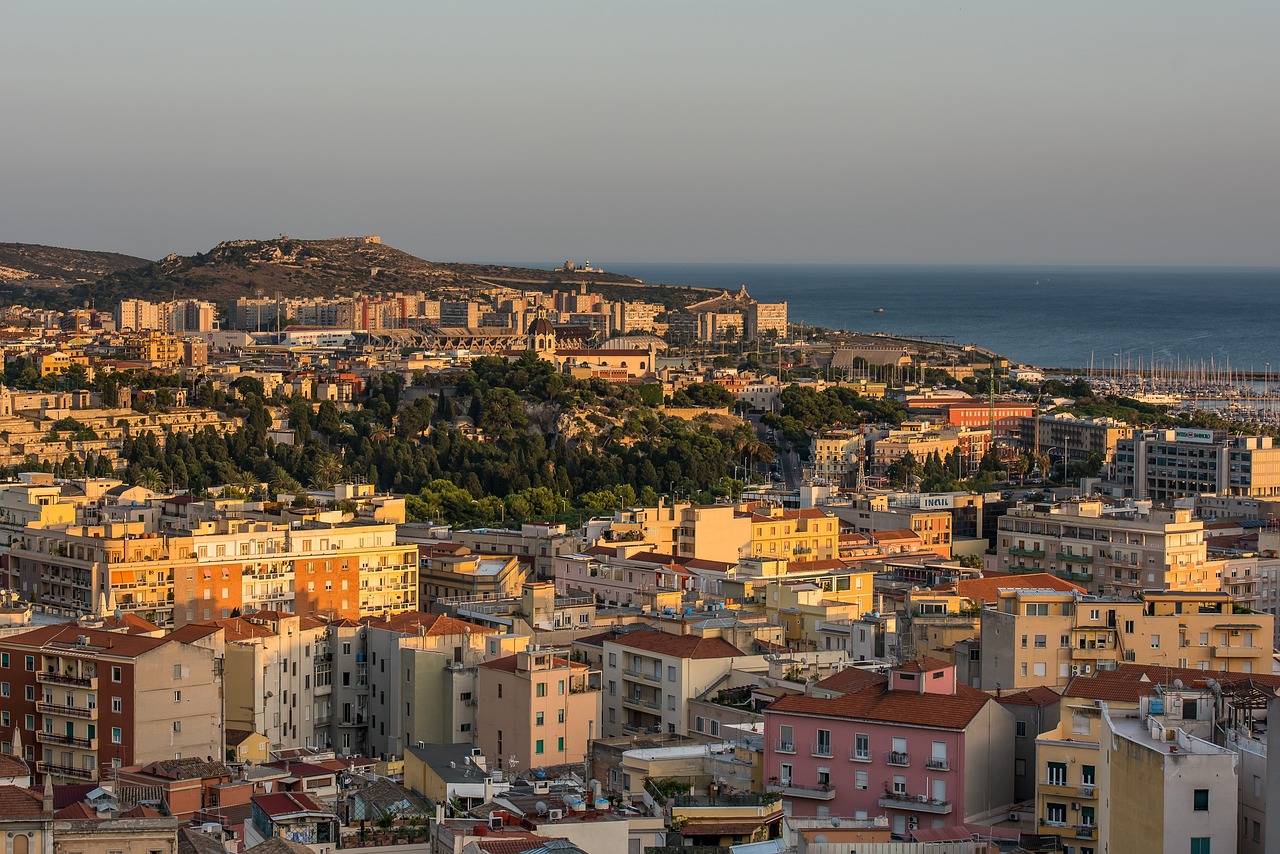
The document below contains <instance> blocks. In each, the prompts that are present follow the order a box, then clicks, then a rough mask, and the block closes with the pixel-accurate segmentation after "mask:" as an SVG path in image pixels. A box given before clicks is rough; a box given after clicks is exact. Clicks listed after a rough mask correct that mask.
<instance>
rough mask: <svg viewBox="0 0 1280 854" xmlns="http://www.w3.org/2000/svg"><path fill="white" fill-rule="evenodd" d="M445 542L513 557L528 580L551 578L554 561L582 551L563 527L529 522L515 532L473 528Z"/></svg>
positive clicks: (579, 541)
mask: <svg viewBox="0 0 1280 854" xmlns="http://www.w3.org/2000/svg"><path fill="white" fill-rule="evenodd" d="M449 539H450V540H451V541H452V542H455V543H461V544H462V545H464V546H466V547H467V548H469V549H471V551H473V552H477V553H480V554H497V555H501V554H507V555H517V556H519V557H520V559H521V560H520V562H521V563H522V564H523V565H524V566H525V568H526V569H527V570H530V577H531V578H537V579H544V580H546V579H551V578H554V577H555V559H556V557H557V556H559V555H562V554H572V553H573V552H576V551H578V550H579V549H581V548H582V545H583V543H582V537H581V535H579V534H578V533H577V532H576V531H575V532H570V531H569V529H568V526H567V525H555V524H543V523H529V524H524V525H521V526H520V528H519V530H512V529H507V528H474V529H472V530H469V531H454V532H452V533H451V534H450V535H449Z"/></svg>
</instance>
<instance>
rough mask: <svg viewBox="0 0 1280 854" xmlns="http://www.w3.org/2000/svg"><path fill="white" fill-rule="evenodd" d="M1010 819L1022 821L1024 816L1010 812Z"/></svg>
mask: <svg viewBox="0 0 1280 854" xmlns="http://www.w3.org/2000/svg"><path fill="white" fill-rule="evenodd" d="M1009 821H1022V817H1021V816H1019V815H1018V814H1017V813H1016V812H1011V813H1009Z"/></svg>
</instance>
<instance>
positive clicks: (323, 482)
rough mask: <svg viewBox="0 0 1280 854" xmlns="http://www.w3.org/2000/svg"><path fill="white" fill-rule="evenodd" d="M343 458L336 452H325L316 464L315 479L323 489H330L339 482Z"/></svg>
mask: <svg viewBox="0 0 1280 854" xmlns="http://www.w3.org/2000/svg"><path fill="white" fill-rule="evenodd" d="M342 468H343V467H342V460H340V459H339V458H338V457H337V456H336V455H334V454H325V455H324V456H323V457H321V458H320V463H319V465H317V466H316V471H315V475H314V477H313V478H312V479H313V481H314V482H315V483H317V484H319V485H320V488H321V489H328V488H329V487H331V486H333V485H334V484H335V483H337V482H338V479H339V478H340V477H342Z"/></svg>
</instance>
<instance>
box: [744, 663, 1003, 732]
mask: <svg viewBox="0 0 1280 854" xmlns="http://www.w3.org/2000/svg"><path fill="white" fill-rule="evenodd" d="M878 681H879V684H875V683H869V684H867V685H865V686H864V687H862V688H861V689H858V690H855V691H852V692H850V693H847V694H844V695H842V696H839V697H832V698H830V699H824V698H821V697H808V696H794V697H783V698H782V699H780V700H778V701H776V702H774V703H773V704H772V705H770V706H769V707H768V708H767V709H765V715H766V717H767V716H768V715H770V714H777V713H784V714H798V715H813V716H816V717H823V718H848V719H851V720H864V721H876V722H879V723H899V724H907V725H913V726H923V727H934V728H937V729H964V728H965V727H966V726H968V725H969V723H970V722H971V721H972V720H973V719H974V717H975V716H976V715H977V714H978V712H980V711H982V708H983V707H984V706H986V704H987V703H989V702H991V701H992V698H991V697H989V696H988V695H986V694H984V693H983V692H981V691H979V690H977V689H976V688H969V687H967V686H965V685H957V686H956V693H955V694H917V693H916V692H914V691H888V690H886V687H887V685H888V679H887V677H884V676H879V677H878ZM819 684H821V683H819Z"/></svg>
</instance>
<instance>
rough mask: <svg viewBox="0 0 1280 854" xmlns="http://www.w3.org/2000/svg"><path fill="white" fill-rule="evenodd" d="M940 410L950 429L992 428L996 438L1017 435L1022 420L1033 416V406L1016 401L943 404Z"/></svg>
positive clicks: (968, 401)
mask: <svg viewBox="0 0 1280 854" xmlns="http://www.w3.org/2000/svg"><path fill="white" fill-rule="evenodd" d="M942 410H943V414H944V415H945V416H946V419H947V424H949V425H950V426H952V427H971V428H982V427H985V428H987V429H991V428H992V427H993V426H994V427H995V431H996V437H997V438H1010V437H1014V436H1017V435H1018V431H1019V429H1020V428H1021V426H1022V420H1023V419H1024V418H1030V417H1031V416H1032V414H1034V412H1035V405H1034V404H1033V403H1029V402H1023V401H1017V400H997V401H995V402H994V403H993V402H990V401H986V400H966V401H961V402H957V403H943V404H942Z"/></svg>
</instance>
